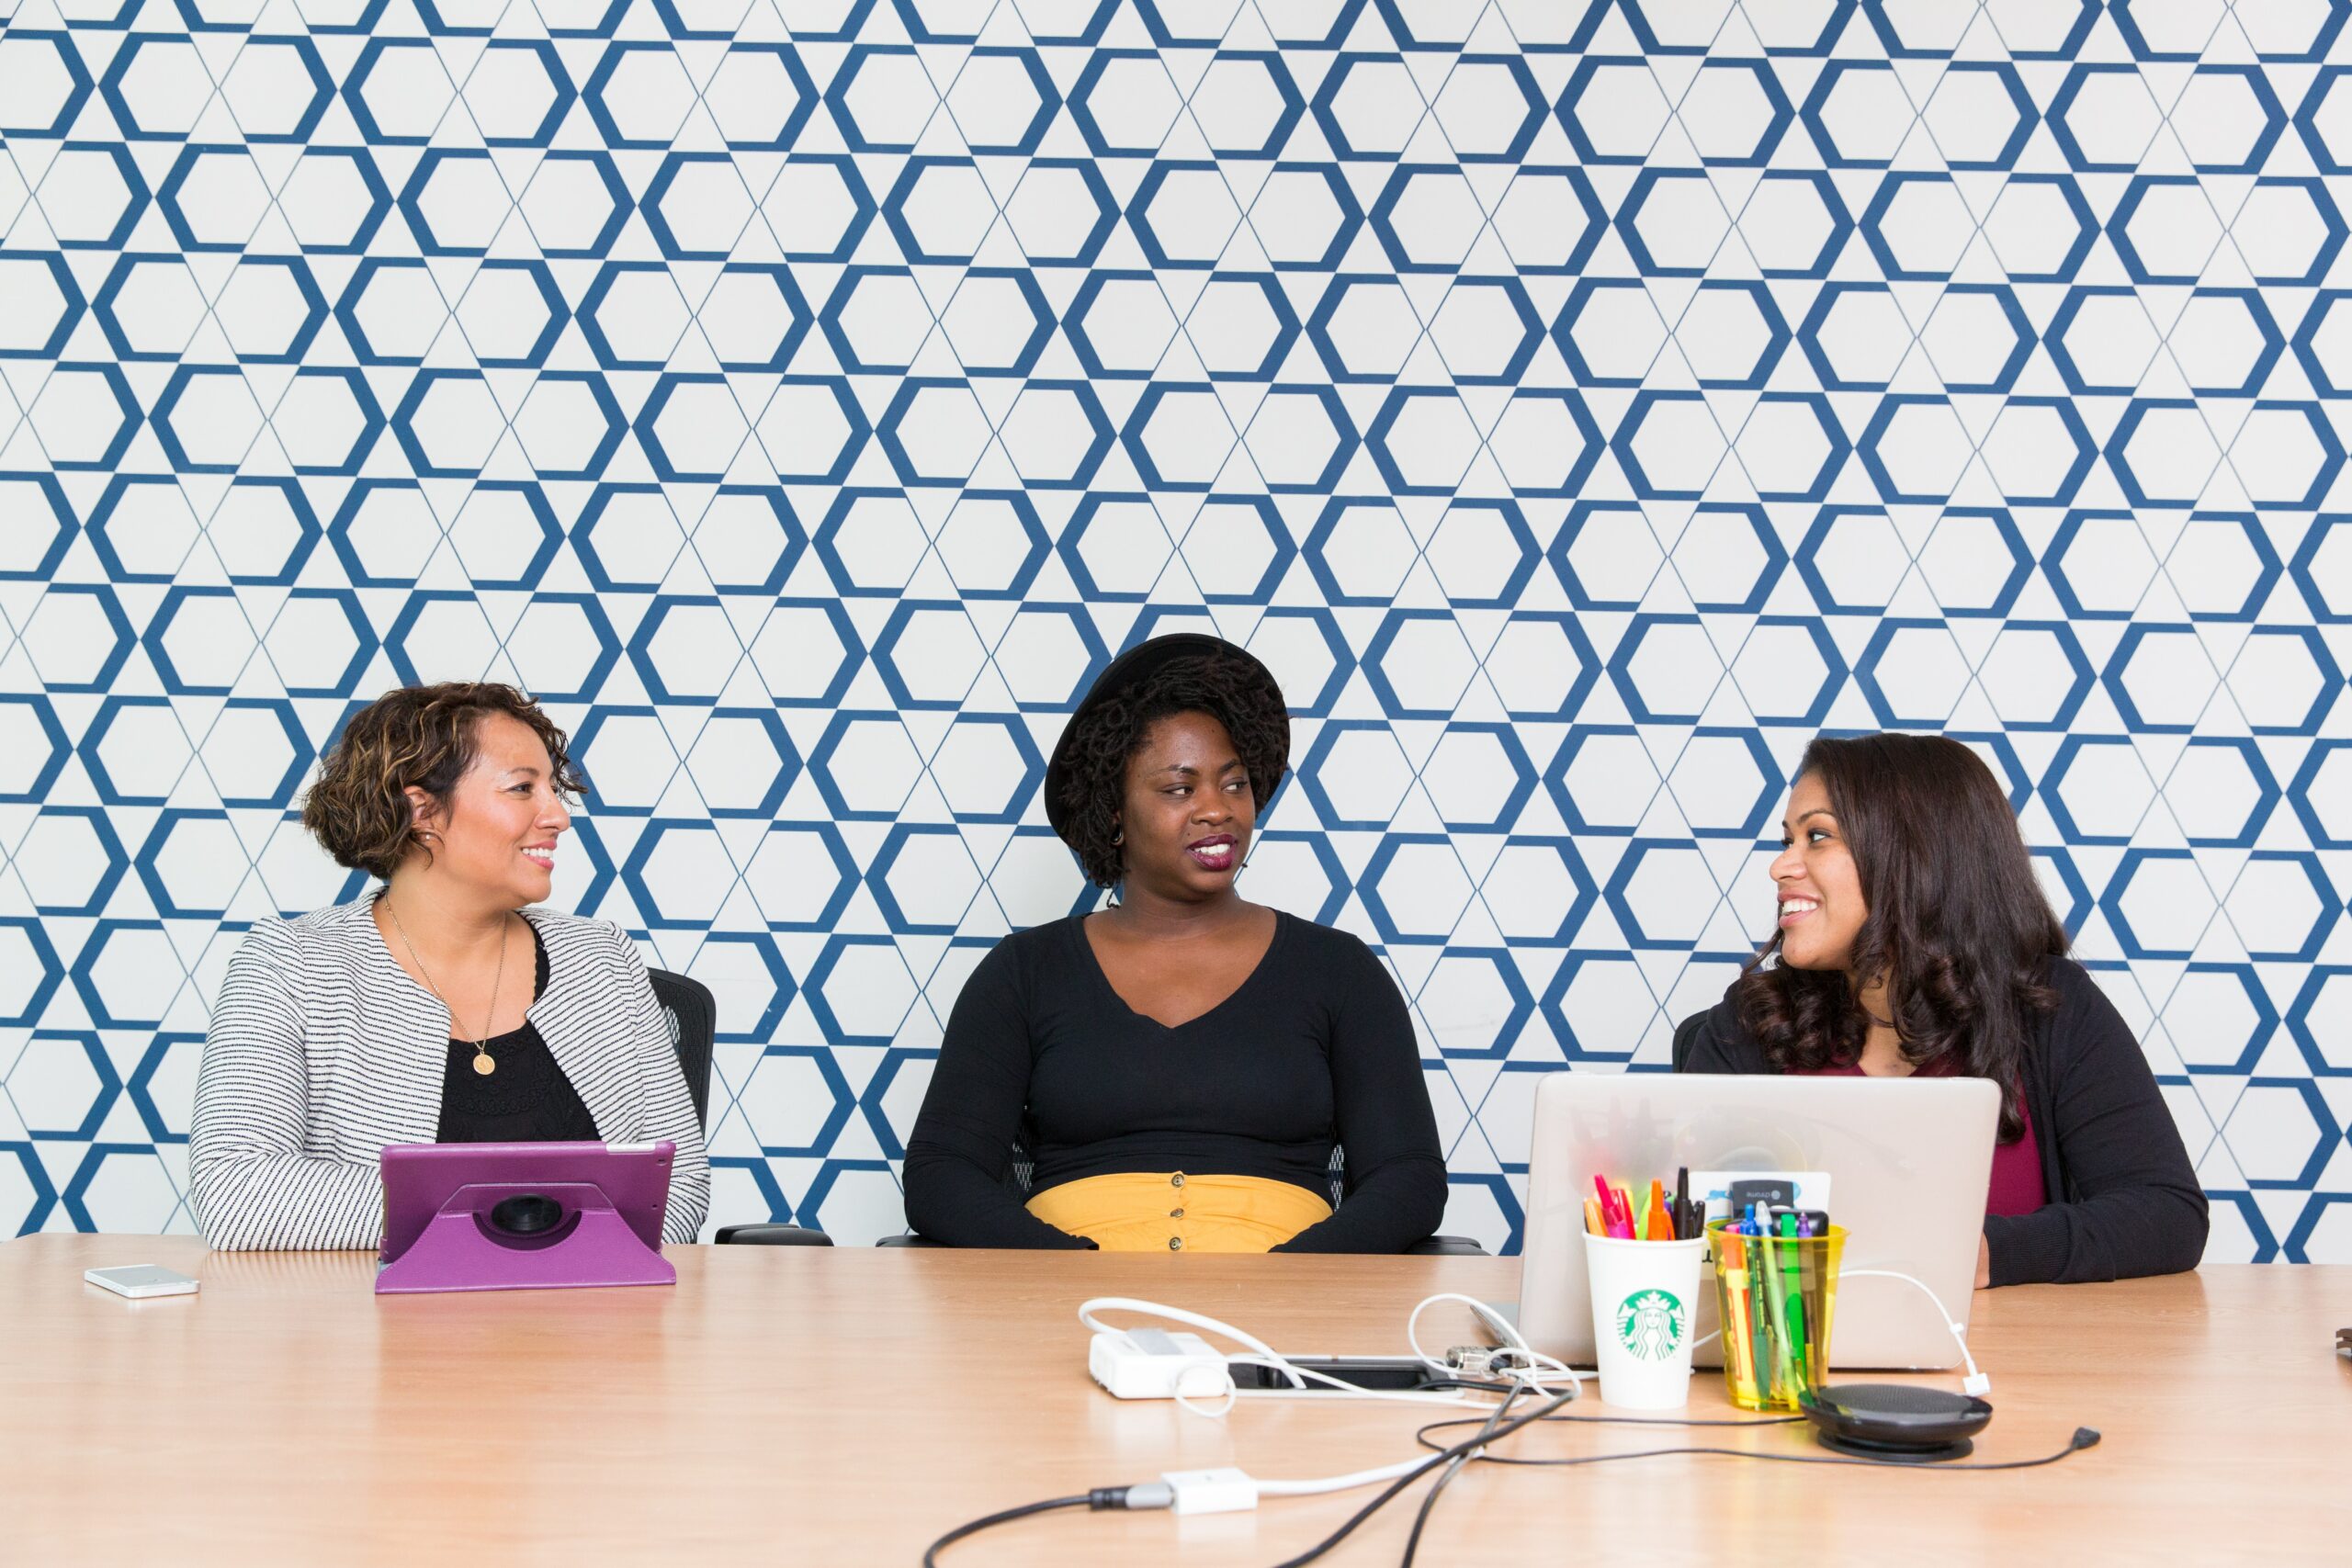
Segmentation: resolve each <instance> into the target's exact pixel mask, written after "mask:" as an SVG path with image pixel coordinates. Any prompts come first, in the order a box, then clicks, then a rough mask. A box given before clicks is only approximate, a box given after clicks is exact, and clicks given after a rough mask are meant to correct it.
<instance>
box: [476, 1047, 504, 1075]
mask: <svg viewBox="0 0 2352 1568" xmlns="http://www.w3.org/2000/svg"><path fill="white" fill-rule="evenodd" d="M474 1071H476V1072H478V1073H480V1074H481V1076H482V1077H490V1075H491V1074H492V1073H494V1072H496V1071H498V1064H497V1063H496V1062H493V1061H492V1060H491V1059H490V1053H489V1052H487V1051H485V1050H483V1049H482V1048H481V1046H479V1045H477V1046H475V1047H474Z"/></svg>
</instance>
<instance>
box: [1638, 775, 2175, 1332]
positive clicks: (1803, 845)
mask: <svg viewBox="0 0 2352 1568" xmlns="http://www.w3.org/2000/svg"><path fill="white" fill-rule="evenodd" d="M1781 845H1782V848H1781V854H1780V856H1779V858H1778V859H1776V860H1774V861H1773V862H1772V864H1771V876H1772V882H1773V885H1774V886H1775V887H1776V888H1777V889H1778V892H1779V906H1778V919H1777V922H1776V929H1775V931H1774V932H1773V935H1772V938H1771V940H1770V942H1767V943H1766V944H1765V945H1764V949H1763V951H1762V952H1761V953H1758V955H1757V956H1756V958H1755V959H1754V960H1753V961H1751V962H1750V963H1749V964H1747V967H1746V969H1744V970H1743V971H1742V972H1741V974H1740V976H1739V978H1738V979H1737V980H1736V981H1735V982H1733V984H1732V986H1731V988H1730V989H1729V990H1728V991H1726V992H1724V999H1723V1001H1722V1002H1721V1003H1719V1004H1717V1005H1716V1007H1715V1008H1714V1009H1713V1010H1711V1011H1710V1012H1708V1013H1706V1014H1704V1015H1703V1017H1702V1019H1701V1020H1700V1021H1697V1022H1698V1027H1697V1030H1696V1033H1695V1037H1694V1038H1693V1040H1692V1041H1691V1046H1690V1049H1689V1054H1688V1055H1687V1056H1686V1058H1685V1059H1684V1061H1683V1062H1682V1064H1681V1070H1682V1071H1685V1072H1700V1073H1818V1074H1860V1075H1862V1076H1865V1077H1908V1076H1910V1075H1913V1074H1917V1075H1919V1076H1922V1077H1983V1078H1990V1079H1992V1080H1993V1082H1995V1083H1996V1084H1997V1085H1999V1086H2000V1089H2001V1122H2000V1133H1999V1137H1998V1141H1997V1143H1996V1145H1995V1147H1994V1153H1993V1173H1992V1186H1991V1189H1990V1190H1989V1192H1988V1193H1987V1196H1986V1201H1985V1238H1984V1241H1983V1243H1982V1244H1981V1245H1980V1247H1978V1250H1977V1256H1976V1283H1977V1285H1978V1287H1979V1288H1980V1289H1981V1288H1983V1287H1985V1286H1986V1285H2021V1284H2035V1283H2043V1282H2049V1281H2060V1282H2072V1281H2075V1280H2120V1279H2129V1278H2131V1277H2133V1276H2136V1275H2143V1274H2171V1273H2177V1272H2179V1271H2181V1270H2182V1269H2194V1268H2195V1267H2196V1266H2197V1261H2198V1258H2199V1256H2200V1255H2201V1254H2202V1253H2203V1252H2204V1249H2205V1232H2206V1212H2205V1195H2204V1193H2203V1192H2202V1191H2201V1190H2199V1188H2198V1185H2197V1177H2196V1173H2195V1171H2194V1170H2193V1169H2192V1168H2190V1166H2189V1163H2188V1152H2187V1150H2186V1149H2184V1148H2183V1147H2182V1145H2181V1141H2180V1132H2179V1130H2178V1128H2177V1127H2176V1126H2175V1125H2174V1124H2173V1120H2172V1116H2171V1113H2170V1112H2169V1111H2166V1109H2165V1103H2164V1100H2163V1098H2162V1096H2161V1095H2160V1094H2159V1093H2158V1092H2157V1089H2156V1081H2155V1077H2154V1074H2152V1073H2151V1072H2150V1071H2149V1070H2148V1063H2147V1058H2146V1057H2145V1056H2144V1055H2143V1054H2142V1052H2141V1050H2140V1046H2139V1043H2138V1042H2137V1041H2135V1040H2134V1039H2133V1038H2132V1036H2131V1029H2130V1027H2129V1026H2128V1025H2126V1024H2125V1023H2124V1021H2123V1019H2122V1017H2121V1015H2120V1014H2119V1013H2118V1012H2117V1011H2116V1010H2115V1007H2114V1004H2113V1003H2111V1002H2109V1000H2108V999H2107V998H2106V996H2105V995H2104V994H2102V993H2101V992H2100V990H2099V988H2098V986H2097V984H2095V983H2094V982H2093V981H2092V979H2091V977H2090V976H2089V975H2088V974H2087V973H2086V972H2085V970H2084V969H2083V967H2082V965H2081V964H2076V963H2075V962H2074V960H2072V959H2070V958H2068V957H2067V956H2066V932H2065V929H2064V927H2063V926H2062V925H2061V924H2060V923H2059V921H2058V918H2057V916H2056V915H2054V914H2052V912H2051V908H2050V904H2049V901H2048V900H2047V899H2046V898H2044V897H2042V892H2041V885H2040V884H2039V883H2038V882H2037V881H2036V880H2035V878H2034V874H2033V863H2032V860H2031V857H2030V855H2028V853H2027V852H2026V847H2025V841H2024V840H2023V839H2022V838H2021V837H2020V836H2019V834H2018V826H2017V819H2016V818H2015V817H2014V816H2012V815H2011V813H2010V810H2009V804H2008V800H2007V797H2006V796H2005V795H2003V794H2002V793H2001V787H2000V785H1999V784H1997V783H1996V781H1995V780H1994V777H1993V774H1992V772H1991V770H1989V769H1988V768H1986V767H1985V764H1984V762H1983V761H1981V760H1980V759H1979V758H1978V757H1977V755H1976V753H1975V752H1973V751H1972V750H1969V749H1968V748H1967V747H1965V746H1963V745H1962V744H1961V743H1960V742H1958V741H1956V740H1948V739H1943V738H1942V737H1940V736H1932V735H1865V736H1860V737H1856V738H1853V739H1831V738H1830V737H1827V736H1824V737H1822V738H1821V739H1816V740H1815V741H1814V743H1813V744H1812V745H1811V746H1809V747H1807V748H1806V749H1805V753H1804V761H1803V762H1802V763H1801V764H1800V765H1799V767H1798V770H1797V780H1796V784H1795V786H1794V787H1793V788H1792V790H1791V791H1790V795H1789V808H1788V816H1787V818H1786V819H1785V821H1784V822H1783V824H1782V828H1781Z"/></svg>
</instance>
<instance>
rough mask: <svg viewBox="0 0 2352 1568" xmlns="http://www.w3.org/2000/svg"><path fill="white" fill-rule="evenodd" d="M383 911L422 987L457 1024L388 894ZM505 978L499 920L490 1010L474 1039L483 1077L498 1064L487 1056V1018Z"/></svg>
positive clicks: (502, 930) (503, 931)
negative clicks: (399, 937)
mask: <svg viewBox="0 0 2352 1568" xmlns="http://www.w3.org/2000/svg"><path fill="white" fill-rule="evenodd" d="M384 913H386V914H388V915H390V916H391V917H392V930H394V931H398V932H400V933H401V946H402V947H405V948H407V949H408V957H409V962H410V963H412V964H415V965H416V972H417V973H418V974H419V975H423V976H424V988H425V989H426V990H428V991H431V992H432V993H433V999H434V1000H435V1001H436V1002H439V1003H440V1004H441V1007H442V1010H443V1011H445V1012H447V1014H448V1015H449V1027H450V1028H452V1029H455V1028H457V1027H458V1010H457V1009H456V1008H453V1007H451V1006H450V1005H449V998H447V997H445V996H443V995H442V994H441V987H438V986H436V985H435V984H434V983H433V976H431V975H429V974H426V973H425V968H424V959H422V958H419V957H418V956H417V955H416V943H414V942H411V941H409V939H408V928H407V927H406V926H403V925H401V912H400V911H399V910H398V909H395V908H392V901H391V899H390V898H389V897H388V898H386V899H385V900H384ZM505 978H506V927H505V924H504V923H503V921H502V922H501V923H500V925H499V928H498V968H497V969H496V970H495V971H494V972H493V973H492V975H491V977H490V1011H489V1013H488V1014H487V1015H486V1016H485V1017H484V1018H483V1019H482V1021H481V1026H482V1029H483V1031H484V1032H483V1034H482V1037H481V1039H479V1040H477V1041H475V1042H474V1071H476V1072H478V1073H480V1074H481V1075H482V1076H483V1077H489V1076H490V1075H491V1074H492V1073H494V1072H496V1071H497V1070H498V1064H497V1063H496V1062H494V1061H492V1060H491V1056H490V1035H489V1033H488V1031H489V1029H490V1024H491V1020H492V1019H494V1018H496V1017H497V1016H498V987H499V985H500V983H501V982H502V981H503V980H504V979H505Z"/></svg>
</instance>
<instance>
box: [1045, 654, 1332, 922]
mask: <svg viewBox="0 0 2352 1568" xmlns="http://www.w3.org/2000/svg"><path fill="white" fill-rule="evenodd" d="M1180 713H1204V714H1207V715H1208V716H1210V717H1212V718H1214V719H1216V721H1217V722H1218V723H1219V724H1221V725H1223V726H1225V732H1226V733H1227V735H1229V736H1231V737H1233V744H1234V747H1235V749H1236V750H1238V752H1239V753H1240V757H1241V765H1242V766H1243V767H1244V768H1246V769H1248V770H1249V773H1250V795H1252V796H1253V797H1255V799H1256V802H1257V807H1258V811H1259V813H1260V814H1261V816H1262V815H1263V813H1264V811H1265V809H1266V805H1267V803H1268V802H1269V801H1271V800H1272V799H1273V797H1274V790H1275V788H1276V787H1277V786H1278V785H1280V784H1281V783H1282V782H1283V777H1284V776H1285V775H1287V774H1288V773H1289V772H1290V712H1289V710H1288V709H1287V708H1285V707H1284V706H1283V695H1282V693H1281V692H1280V691H1279V690H1278V689H1276V688H1275V686H1274V685H1273V683H1272V682H1270V681H1268V680H1267V679H1266V678H1265V675H1264V674H1263V672H1262V671H1260V670H1258V669H1256V668H1253V667H1252V666H1250V665H1249V664H1245V663H1243V662H1242V661H1241V660H1238V659H1229V658H1227V657H1225V656H1223V655H1221V654H1213V653H1203V654H1188V655H1185V656H1183V657H1182V658H1178V659H1171V660H1169V661H1168V662H1167V663H1166V664H1164V665H1162V666H1160V668H1159V669H1158V670H1156V671H1152V673H1151V674H1150V675H1148V676H1147V677H1146V678H1145V679H1144V680H1142V681H1140V682H1137V683H1136V685H1134V686H1133V687H1131V688H1129V689H1128V690H1126V691H1125V692H1121V693H1120V694H1117V695H1116V696H1114V697H1109V698H1106V699H1104V700H1103V702H1102V703H1100V704H1098V705H1095V706H1094V707H1092V708H1091V709H1089V710H1088V711H1087V712H1085V713H1084V714H1082V715H1080V716H1079V717H1077V718H1076V719H1073V720H1072V721H1071V733H1070V736H1069V741H1068V747H1069V750H1068V751H1067V753H1066V758H1065V762H1066V772H1065V773H1064V776H1063V778H1062V781H1061V784H1062V790H1061V802H1060V804H1061V805H1062V807H1064V808H1065V809H1066V810H1067V811H1068V812H1069V844H1070V848H1071V849H1072V850H1073V851H1075V852H1077V855H1078V861H1079V864H1080V866H1081V867H1083V868H1084V870H1085V872H1086V877H1087V880H1088V881H1090V882H1092V883H1095V884H1097V885H1098V886H1103V887H1116V886H1118V885H1119V881H1120V879H1121V878H1122V877H1123V876H1124V875H1125V871H1126V855H1125V851H1124V849H1123V847H1122V846H1121V844H1120V842H1119V809H1120V807H1121V805H1122V804H1123V803H1124V802H1125V799H1126V795H1127V764H1128V763H1129V762H1130V761H1133V760H1134V757H1135V754H1136V751H1137V750H1140V749H1141V748H1142V746H1143V739H1144V736H1145V734H1146V733H1147V732H1148V731H1149V730H1150V728H1151V727H1152V726H1153V725H1154V724H1156V723H1158V722H1159V720H1161V719H1163V718H1172V717H1173V716H1176V715H1178V714H1180Z"/></svg>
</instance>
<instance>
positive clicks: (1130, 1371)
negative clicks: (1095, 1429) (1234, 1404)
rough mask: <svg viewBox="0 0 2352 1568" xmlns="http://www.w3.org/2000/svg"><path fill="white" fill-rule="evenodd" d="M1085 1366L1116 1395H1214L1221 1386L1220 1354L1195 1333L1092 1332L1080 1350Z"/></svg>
mask: <svg viewBox="0 0 2352 1568" xmlns="http://www.w3.org/2000/svg"><path fill="white" fill-rule="evenodd" d="M1086 1370H1087V1371H1090V1372H1091V1373H1093V1374H1094V1381H1095V1382H1099V1383H1101V1384H1102V1385H1103V1387H1104V1388H1106V1389H1109V1390H1110V1391H1111V1393H1112V1394H1113V1395H1114V1397H1116V1398H1119V1399H1174V1398H1176V1397H1177V1396H1178V1395H1180V1394H1181V1395H1182V1396H1183V1397H1185V1398H1187V1399H1215V1398H1216V1396H1217V1395H1219V1394H1221V1393H1224V1392H1225V1390H1226V1381H1227V1373H1226V1367H1225V1358H1224V1357H1223V1356H1222V1355H1220V1354H1218V1353H1217V1352H1216V1350H1213V1349H1211V1348H1209V1343H1208V1341H1207V1340H1205V1339H1203V1338H1202V1337H1200V1336H1199V1335H1197V1334H1170V1333H1167V1332H1165V1331H1163V1330H1161V1329H1157V1328H1135V1329H1129V1330H1127V1331H1126V1332H1125V1333H1124V1334H1121V1333H1111V1334H1097V1335H1096V1336H1095V1337H1094V1342H1093V1343H1092V1344H1091V1345H1090V1346H1088V1347H1087V1349H1086Z"/></svg>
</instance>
